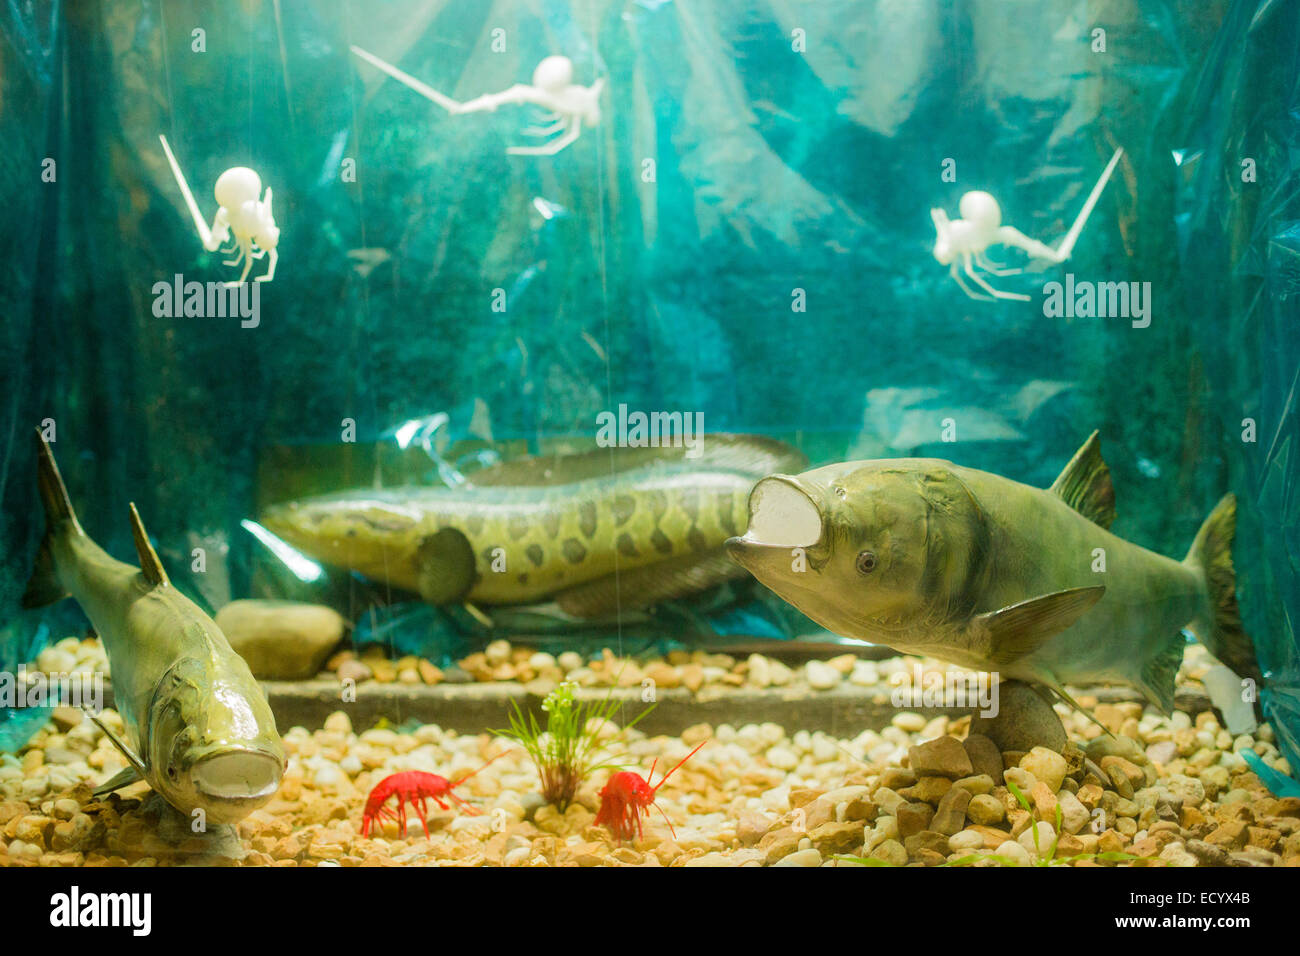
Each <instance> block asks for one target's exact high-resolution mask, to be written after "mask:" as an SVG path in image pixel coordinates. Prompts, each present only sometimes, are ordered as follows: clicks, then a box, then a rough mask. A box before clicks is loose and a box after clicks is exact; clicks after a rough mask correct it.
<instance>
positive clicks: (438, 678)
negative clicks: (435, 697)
mask: <svg viewBox="0 0 1300 956" xmlns="http://www.w3.org/2000/svg"><path fill="white" fill-rule="evenodd" d="M416 669H417V670H418V671H419V672H420V680H422V681H424V682H425V683H426V684H430V685H433V684H438V683H441V682H442V669H441V668H438V667H435V666H434V665H433V662H432V661H424V660H422V661H420V663H419V664H417V665H416Z"/></svg>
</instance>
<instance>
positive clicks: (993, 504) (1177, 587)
mask: <svg viewBox="0 0 1300 956" xmlns="http://www.w3.org/2000/svg"><path fill="white" fill-rule="evenodd" d="M1114 517H1115V510H1114V492H1113V489H1112V487H1111V481H1110V470H1109V469H1108V468H1107V467H1106V464H1105V462H1104V461H1103V460H1102V457H1101V451H1100V446H1099V443H1098V440H1097V434H1096V433H1095V432H1094V433H1093V434H1092V436H1091V437H1090V438H1089V439H1088V441H1087V442H1086V443H1085V444H1084V446H1083V447H1082V448H1081V449H1080V450H1079V452H1078V453H1077V454H1076V455H1075V457H1074V458H1073V459H1072V460H1071V462H1070V464H1069V465H1068V466H1067V467H1066V469H1065V471H1064V472H1063V473H1062V474H1061V476H1060V477H1059V478H1057V480H1056V482H1055V483H1054V484H1053V485H1052V487H1051V488H1050V489H1046V490H1044V489H1039V488H1031V487H1029V486H1028V485H1023V484H1020V483H1019V482H1015V481H1011V480H1009V479H1007V478H1001V477H999V476H997V475H992V474H989V473H987V472H983V471H976V470H974V469H971V468H962V467H959V466H957V465H954V464H952V463H951V462H947V461H940V460H937V459H923V458H901V459H884V460H878V461H857V462H848V463H844V464H835V465H828V466H826V467H824V468H816V469H814V470H812V471H808V472H805V473H804V474H801V475H798V476H789V475H773V476H770V477H768V478H765V479H763V480H762V481H760V482H759V483H758V484H757V485H756V486H755V488H754V493H753V495H752V496H751V498H750V518H749V527H748V530H747V531H746V532H745V534H744V535H743V536H739V537H735V538H732V539H730V540H729V541H728V542H727V549H728V551H729V552H730V553H731V555H732V556H733V557H734V558H735V559H736V560H737V561H738V562H740V564H742V565H744V566H745V567H746V568H748V569H749V570H750V571H751V572H752V573H753V575H754V576H755V577H756V578H758V579H759V581H761V582H763V583H764V584H765V585H767V586H768V587H769V588H771V589H772V590H773V591H775V592H776V593H777V594H779V595H780V596H781V597H783V598H785V599H786V600H787V601H789V602H790V603H792V604H794V605H795V606H796V607H798V608H799V609H800V610H801V611H803V612H804V613H805V614H807V615H808V616H809V617H811V618H813V619H814V620H815V621H817V622H818V623H820V624H822V625H823V626H824V627H826V628H828V629H829V630H831V631H834V632H836V633H837V634H842V635H845V636H848V637H856V638H862V639H865V640H869V641H873V642H876V643H880V644H886V645H888V646H890V647H893V648H895V649H897V650H899V651H905V652H908V653H915V654H929V655H932V656H934V657H938V658H941V659H943V660H947V661H951V662H952V663H954V664H959V665H961V666H964V667H971V668H976V669H978V670H989V671H998V672H1000V673H1001V674H1002V676H1004V677H1008V678H1015V679H1019V680H1026V681H1032V682H1035V683H1037V684H1039V685H1041V686H1044V687H1046V688H1049V689H1050V690H1051V691H1053V692H1055V693H1056V694H1057V695H1059V696H1061V697H1065V691H1064V689H1063V685H1065V684H1067V683H1094V682H1120V683H1126V684H1130V685H1132V686H1133V687H1136V688H1137V689H1139V690H1140V691H1141V692H1142V693H1143V694H1144V695H1145V696H1146V697H1147V698H1148V699H1149V700H1150V701H1151V702H1152V703H1154V704H1156V705H1157V706H1159V707H1160V708H1161V709H1163V710H1164V711H1166V712H1168V711H1169V710H1170V709H1171V707H1172V705H1173V700H1174V677H1175V675H1176V673H1177V671H1178V666H1179V663H1180V662H1181V661H1182V657H1183V648H1184V643H1185V642H1184V637H1183V634H1182V629H1183V628H1184V627H1186V628H1189V629H1191V630H1192V631H1193V632H1194V633H1195V634H1196V636H1197V637H1198V638H1199V639H1200V640H1201V641H1202V643H1204V644H1205V645H1206V646H1207V647H1208V648H1209V649H1210V651H1211V652H1212V653H1213V654H1214V655H1215V656H1217V657H1218V658H1219V659H1220V660H1221V661H1223V662H1224V663H1225V664H1227V665H1228V666H1229V667H1231V668H1232V669H1233V670H1234V671H1236V672H1237V673H1238V674H1239V675H1241V676H1249V677H1254V678H1256V679H1258V678H1259V676H1260V674H1259V667H1258V665H1257V664H1256V662H1255V656H1254V649H1253V646H1252V644H1251V641H1250V638H1249V637H1248V636H1247V634H1246V633H1245V632H1244V631H1243V629H1242V626H1241V621H1240V618H1239V616H1238V611H1237V598H1236V585H1235V575H1234V571H1233V565H1232V550H1231V549H1232V539H1233V534H1234V529H1235V522H1236V502H1235V499H1234V498H1233V497H1232V496H1231V495H1228V496H1226V497H1224V498H1223V500H1222V501H1220V502H1219V504H1218V506H1217V507H1216V508H1215V509H1214V511H1213V512H1211V514H1210V516H1209V517H1208V518H1207V519H1206V520H1205V523H1204V524H1203V525H1202V526H1201V530H1200V532H1199V533H1198V534H1197V536H1196V540H1195V542H1194V543H1193V544H1192V548H1191V551H1190V552H1189V553H1188V555H1187V557H1186V558H1185V559H1184V560H1183V561H1176V560H1173V559H1171V558H1166V557H1162V556H1161V555H1158V554H1155V553H1154V552H1151V551H1148V550H1146V549H1145V548H1141V547H1139V546H1137V545H1135V544H1132V543H1130V542H1128V541H1124V540H1123V539H1121V538H1118V537H1116V536H1115V535H1113V534H1111V533H1110V532H1109V531H1108V530H1107V529H1108V528H1109V526H1110V524H1111V522H1112V520H1113V519H1114ZM1103 560H1104V565H1103V564H1102V563H1101V562H1102V561H1103ZM1103 567H1104V570H1102V568H1103ZM1066 699H1067V700H1068V698H1066Z"/></svg>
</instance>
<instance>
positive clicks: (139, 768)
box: [86, 711, 147, 789]
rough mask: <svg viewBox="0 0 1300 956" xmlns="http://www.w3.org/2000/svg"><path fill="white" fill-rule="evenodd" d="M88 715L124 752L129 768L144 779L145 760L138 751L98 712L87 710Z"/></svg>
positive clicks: (110, 741)
mask: <svg viewBox="0 0 1300 956" xmlns="http://www.w3.org/2000/svg"><path fill="white" fill-rule="evenodd" d="M86 716H87V717H89V718H90V719H91V720H93V721H94V722H95V726H96V727H98V728H99V729H100V730H102V731H103V732H104V736H105V737H107V738H108V742H109V743H111V744H112V745H113V746H114V747H116V748H117V749H118V750H120V751H121V752H122V756H123V757H125V758H126V762H127V763H129V764H130V765H131V766H130V768H129V769H131V770H134V771H135V773H136V775H137V776H139V777H140V778H141V779H144V778H145V777H146V776H147V774H146V771H145V765H144V761H143V760H141V759H140V758H139V756H137V755H136V752H135V751H134V750H132V749H131V748H130V747H128V746H127V744H126V742H125V741H123V740H122V738H121V737H119V736H118V735H117V734H115V733H113V731H111V730H109V729H108V725H107V724H105V723H104V721H103V720H101V719H100V718H99V715H98V714H92V713H90V712H89V711H87V713H86ZM114 779H116V778H114ZM114 789H116V788H114Z"/></svg>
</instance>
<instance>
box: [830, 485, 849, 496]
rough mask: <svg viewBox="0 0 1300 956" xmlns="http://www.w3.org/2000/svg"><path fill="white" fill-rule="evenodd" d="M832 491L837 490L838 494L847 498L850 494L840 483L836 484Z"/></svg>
mask: <svg viewBox="0 0 1300 956" xmlns="http://www.w3.org/2000/svg"><path fill="white" fill-rule="evenodd" d="M831 491H833V492H835V494H836V496H837V497H840V498H847V497H848V496H849V493H848V492H847V491H845V490H844V489H843V488H842V487H840V486H839V485H836V486H835V487H834V488H832V489H831Z"/></svg>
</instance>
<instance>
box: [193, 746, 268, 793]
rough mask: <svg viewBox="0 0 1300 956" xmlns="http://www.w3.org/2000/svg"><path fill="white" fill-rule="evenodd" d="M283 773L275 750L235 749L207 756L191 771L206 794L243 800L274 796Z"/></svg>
mask: <svg viewBox="0 0 1300 956" xmlns="http://www.w3.org/2000/svg"><path fill="white" fill-rule="evenodd" d="M282 773H283V766H282V765H281V763H280V761H279V760H277V759H276V758H275V757H273V756H272V755H271V754H267V753H262V752H261V751H256V750H235V751H227V752H225V753H219V754H216V755H214V756H211V757H204V758H203V759H202V760H200V761H199V762H198V763H196V764H195V765H194V768H193V769H192V770H191V771H190V779H191V780H192V781H193V783H194V786H195V787H196V788H197V789H198V791H199V792H200V793H202V794H203V795H204V796H207V797H211V798H213V799H216V800H223V801H229V802H232V803H243V802H248V801H254V800H265V799H267V798H269V797H270V796H272V795H273V794H274V793H275V791H276V790H277V789H278V788H279V786H280V777H281V774H282Z"/></svg>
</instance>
